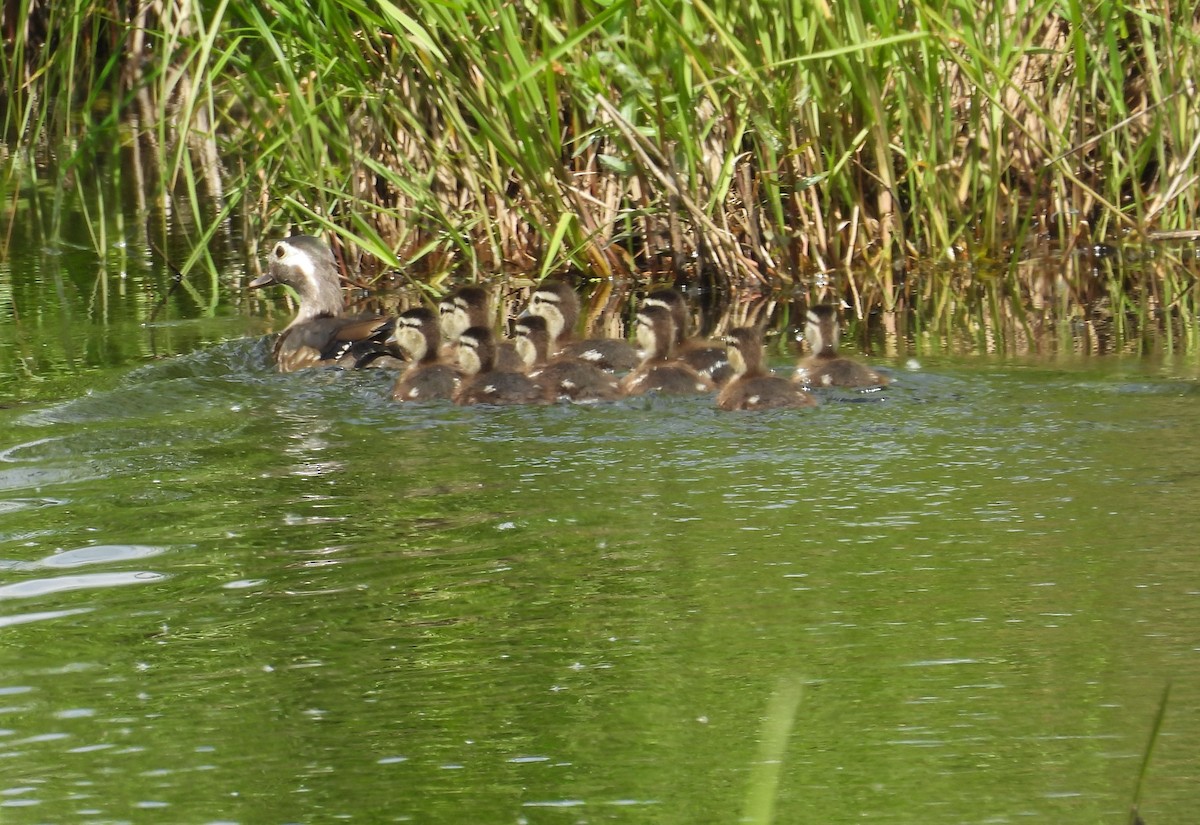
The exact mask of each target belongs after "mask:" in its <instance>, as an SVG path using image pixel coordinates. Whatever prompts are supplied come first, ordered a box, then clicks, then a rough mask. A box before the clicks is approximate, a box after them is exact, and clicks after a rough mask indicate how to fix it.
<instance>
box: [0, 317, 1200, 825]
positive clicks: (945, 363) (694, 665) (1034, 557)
mask: <svg viewBox="0 0 1200 825" xmlns="http://www.w3.org/2000/svg"><path fill="white" fill-rule="evenodd" d="M204 323H211V322H204ZM266 360H267V346H266V344H265V342H264V341H262V340H260V339H258V338H256V337H237V336H236V335H231V337H230V340H226V341H224V342H223V343H222V342H218V343H213V344H206V345H205V346H203V347H201V348H199V349H195V350H193V351H190V352H188V353H187V354H183V355H179V356H176V357H171V358H165V359H162V360H155V361H151V362H149V363H146V364H145V365H143V366H140V367H135V368H129V367H128V366H126V367H124V368H115V369H113V370H112V371H111V372H108V373H105V374H104V375H103V376H102V380H101V379H97V380H96V381H94V382H92V383H91V389H90V390H88V391H86V392H81V393H75V394H70V393H63V394H62V396H61V398H60V400H55V401H39V402H36V403H23V404H19V405H16V406H14V407H12V408H10V409H4V410H0V634H3V635H2V637H0V638H2V639H3V643H4V645H3V648H0V663H2V665H3V668H2V670H0V674H2V677H0V809H2V810H0V820H2V821H4V822H10V821H11V822H25V821H28V822H113V821H129V822H165V821H172V822H210V821H223V822H244V823H259V822H315V821H327V820H331V819H335V818H345V819H350V820H357V821H364V822H385V821H414V822H435V823H461V822H528V823H542V822H546V823H560V822H561V823H577V822H630V823H634V822H637V823H647V822H650V823H657V822H661V823H709V822H711V823H728V822H736V821H738V819H739V817H740V816H741V814H742V811H743V808H744V805H745V801H746V799H747V795H748V794H749V792H750V783H751V781H752V778H753V777H754V775H755V767H756V761H757V760H758V759H759V758H760V757H759V749H758V742H759V739H760V733H761V730H762V720H763V715H764V713H765V709H766V707H767V704H768V702H769V700H770V698H771V696H772V694H773V693H774V692H775V691H776V690H778V689H779V687H780V685H781V684H784V685H787V684H791V683H793V682H795V681H799V683H800V684H801V685H802V692H801V700H800V705H799V707H798V710H797V713H796V718H795V726H794V728H793V729H792V731H791V733H790V735H789V736H788V738H787V749H786V752H785V754H784V756H783V761H782V764H781V765H780V774H779V787H778V794H777V800H776V803H777V812H778V821H780V822H815V821H820V822H825V823H850V822H856V823H857V822H877V823H911V822H922V823H947V825H949V823H1006V822H1028V821H1041V822H1060V823H1096V822H1123V821H1125V819H1123V817H1125V816H1127V814H1126V813H1125V812H1126V811H1127V808H1128V804H1129V801H1130V799H1131V796H1132V793H1133V787H1134V783H1135V781H1136V778H1137V774H1138V769H1139V763H1140V759H1141V755H1142V752H1143V750H1144V747H1145V745H1146V742H1147V739H1148V737H1149V734H1150V730H1151V727H1152V724H1153V718H1154V714H1155V712H1156V710H1157V707H1158V702H1159V698H1160V695H1161V692H1162V690H1163V688H1164V686H1165V685H1166V684H1167V682H1168V681H1171V682H1172V683H1173V692H1172V695H1171V701H1170V705H1169V707H1168V711H1167V716H1166V721H1165V724H1164V727H1163V731H1162V734H1161V737H1160V740H1159V742H1158V746H1157V750H1156V751H1155V754H1154V758H1153V761H1152V762H1151V765H1150V769H1149V773H1148V775H1147V779H1146V788H1145V791H1144V803H1143V811H1144V815H1145V817H1146V820H1147V822H1148V823H1150V825H1157V823H1167V822H1183V821H1188V820H1189V819H1190V818H1191V816H1192V812H1193V811H1194V810H1195V809H1196V807H1197V803H1200V792H1198V791H1197V787H1198V786H1197V783H1196V782H1195V775H1196V761H1195V753H1196V752H1197V750H1198V749H1200V719H1198V718H1197V713H1196V708H1197V707H1200V702H1198V701H1197V700H1198V698H1200V697H1198V696H1197V688H1196V685H1197V684H1198V679H1197V677H1198V676H1200V647H1198V645H1197V641H1196V634H1195V628H1196V627H1197V626H1200V561H1197V556H1196V553H1195V540H1194V537H1195V535H1197V533H1198V532H1200V509H1198V508H1197V507H1196V501H1197V498H1198V497H1200V470H1198V469H1197V468H1198V467H1200V446H1197V445H1200V417H1198V416H1197V415H1196V407H1197V402H1198V401H1200V389H1198V386H1197V384H1196V381H1195V375H1194V372H1193V371H1192V369H1191V368H1190V367H1188V366H1186V365H1183V366H1180V365H1179V364H1171V363H1166V364H1164V363H1162V362H1155V361H1129V360H1117V359H1092V360H1087V361H1080V362H1077V363H1058V364H1053V363H1041V364H1038V363H1029V362H1026V363H1014V362H1004V361H996V360H984V359H979V358H944V359H937V360H932V359H926V361H925V362H924V363H922V364H921V365H920V366H921V369H910V368H909V366H907V365H906V364H905V362H903V361H896V362H893V363H889V364H887V366H889V367H891V369H892V372H893V375H895V377H896V378H897V382H896V384H895V385H894V386H892V387H891V388H889V389H887V390H886V391H885V392H882V393H876V394H869V395H859V394H852V393H841V394H837V393H835V394H829V395H826V396H824V397H823V401H824V403H823V404H822V406H821V407H820V408H818V409H815V410H804V411H780V412H772V413H766V414H728V413H720V412H718V411H717V410H715V409H714V408H713V406H712V402H711V399H688V400H667V399H650V400H644V399H643V400H638V401H628V402H621V403H617V404H613V405H605V406H555V407H549V408H532V409H456V408H453V407H450V406H444V405H430V406H424V407H401V406H398V405H394V404H392V403H390V402H389V401H388V400H387V396H388V392H389V378H388V377H387V376H385V375H379V374H340V373H332V372H310V373H305V374H297V375H289V376H280V375H276V374H274V373H273V372H271V370H270V369H269V368H268V367H267V364H266Z"/></svg>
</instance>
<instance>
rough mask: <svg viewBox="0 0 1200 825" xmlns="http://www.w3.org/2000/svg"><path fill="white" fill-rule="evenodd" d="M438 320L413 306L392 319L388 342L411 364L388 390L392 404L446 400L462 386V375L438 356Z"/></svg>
mask: <svg viewBox="0 0 1200 825" xmlns="http://www.w3.org/2000/svg"><path fill="white" fill-rule="evenodd" d="M441 337H442V336H441V332H440V330H439V329H438V319H437V316H435V315H434V314H433V312H432V311H431V310H429V309H426V308H425V307H414V308H412V309H408V310H405V311H404V312H402V313H400V316H399V317H398V318H396V330H395V332H393V333H392V338H391V340H392V341H393V342H394V343H395V344H396V345H397V346H399V347H400V349H401V350H403V351H404V354H405V355H406V356H408V360H409V361H410V362H411V363H410V365H409V367H408V369H407V370H405V371H404V372H403V373H401V375H400V377H399V378H398V379H396V384H395V386H394V387H393V388H392V400H393V401H438V400H441V401H449V400H450V399H451V398H453V397H454V393H455V392H456V391H457V390H458V387H459V385H460V384H461V383H462V373H461V372H460V371H459V369H458V368H457V367H455V366H453V365H451V364H446V363H443V362H442V361H441V360H440V359H439V357H438V351H439V347H440V345H441Z"/></svg>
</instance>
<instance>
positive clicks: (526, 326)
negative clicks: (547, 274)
mask: <svg viewBox="0 0 1200 825" xmlns="http://www.w3.org/2000/svg"><path fill="white" fill-rule="evenodd" d="M513 334H514V335H515V343H516V348H517V352H518V353H519V354H520V355H521V358H522V360H523V361H524V363H525V369H526V373H527V374H528V375H529V377H530V378H532V379H533V380H534V381H536V382H537V383H538V384H540V385H541V386H542V387H543V388H544V389H545V391H546V393H547V397H548V398H549V399H550V400H552V401H554V400H557V399H559V398H567V399H570V400H571V401H613V400H615V399H617V398H620V397H621V387H620V385H619V383H618V382H617V378H616V376H614V375H613V374H612V373H611V372H607V371H606V370H602V369H600V367H597V366H596V365H595V364H592V363H589V362H587V361H581V360H579V359H578V358H567V357H564V356H561V355H560V356H557V357H555V358H550V357H549V352H550V330H549V325H548V324H547V323H546V319H545V318H543V317H541V316H540V315H526V316H524V317H522V318H518V319H517V322H516V325H515V326H514V327H513Z"/></svg>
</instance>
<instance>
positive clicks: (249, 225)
mask: <svg viewBox="0 0 1200 825" xmlns="http://www.w3.org/2000/svg"><path fill="white" fill-rule="evenodd" d="M4 30H5V51H4V60H3V62H2V64H0V88H3V89H5V90H7V91H6V92H5V93H4V94H3V96H2V97H0V102H2V104H3V105H2V109H3V117H2V119H0V122H2V124H3V135H4V139H5V141H6V143H5V145H6V146H7V147H9V149H8V151H9V152H10V153H11V154H12V155H13V156H23V157H28V158H32V159H33V160H32V161H30V162H28V163H26V165H25V166H24V167H23V168H26V169H28V168H30V167H37V166H38V160H39V159H41V163H42V171H43V173H44V174H48V175H49V176H50V178H51V179H52V180H53V181H56V182H64V181H68V180H69V179H70V178H71V176H72V175H74V174H76V173H77V172H78V171H79V169H80V168H81V166H82V163H81V161H82V159H85V158H90V157H91V156H92V155H93V154H94V153H95V152H96V151H97V150H103V151H109V152H112V151H117V150H114V149H113V146H114V145H115V144H114V141H113V135H114V134H118V135H120V136H121V139H120V144H121V145H122V146H123V147H124V148H123V149H121V150H119V151H120V152H121V153H122V154H123V155H127V156H136V160H135V162H134V165H135V166H137V167H138V168H139V169H140V170H141V171H139V172H138V173H137V174H139V175H143V176H144V177H145V179H144V180H141V181H139V183H140V184H141V187H142V189H143V194H142V195H140V196H139V197H142V198H144V200H145V202H146V204H147V205H148V207H149V209H148V212H149V213H150V214H151V215H155V216H156V217H158V218H160V219H161V221H160V222H162V223H170V222H171V220H172V219H178V216H180V215H185V216H187V220H186V222H187V223H188V224H189V225H190V226H189V229H188V231H189V232H190V234H191V245H190V248H191V250H192V252H191V255H190V256H189V257H188V258H187V259H186V260H184V261H182V262H181V264H180V267H181V269H182V270H183V271H184V272H185V273H186V272H190V271H191V269H192V268H194V267H195V266H197V265H198V264H199V265H201V266H205V267H207V268H209V269H210V270H211V269H212V265H211V262H208V261H206V255H207V252H206V250H207V249H208V247H209V245H210V244H211V243H212V242H213V240H214V238H215V237H216V236H217V235H218V234H220V233H232V234H233V235H234V236H236V237H241V238H244V239H247V240H246V245H247V252H248V253H249V255H250V256H251V257H253V255H254V254H255V252H256V250H255V249H254V243H255V241H254V240H253V239H257V238H259V237H263V236H268V235H271V234H273V233H278V231H279V228H280V227H281V226H284V225H287V224H302V225H304V226H305V227H306V228H307V229H309V230H315V229H325V230H328V231H330V232H331V233H333V234H334V235H335V236H336V237H337V238H338V239H339V240H340V242H341V243H342V244H343V245H344V246H345V247H346V250H347V258H348V260H350V261H351V262H352V264H354V265H355V268H356V269H357V270H360V274H361V276H362V277H364V278H367V279H370V278H371V277H373V276H374V275H376V274H377V273H379V272H381V271H383V270H384V269H386V268H389V267H393V266H401V267H402V268H403V270H404V271H405V272H406V273H410V274H411V275H413V276H414V277H415V278H416V279H418V280H420V281H421V282H422V283H425V284H429V285H431V287H432V288H434V289H436V288H437V285H438V284H439V283H440V282H441V280H442V279H443V278H445V277H448V276H454V277H481V276H485V275H493V274H497V273H501V274H505V273H507V274H511V273H518V272H519V273H529V274H534V275H542V274H545V273H548V272H551V271H557V270H562V269H565V268H577V269H579V270H581V271H583V272H585V273H587V274H588V275H590V276H593V277H598V278H604V277H610V276H616V277H622V278H636V279H643V280H648V279H664V278H674V279H690V280H699V281H703V282H705V283H709V284H711V285H715V286H719V287H730V286H733V287H738V286H751V287H755V288H779V287H788V288H801V289H803V290H805V291H806V292H807V293H809V294H811V295H813V297H820V296H821V295H823V294H825V293H829V292H833V293H835V294H837V295H838V296H841V297H846V298H848V299H850V300H851V303H852V304H853V305H854V307H855V310H856V312H858V313H863V312H866V311H868V310H870V309H872V308H882V309H884V310H892V309H897V308H905V307H911V306H913V305H920V306H921V307H923V308H930V307H933V308H937V307H940V306H944V305H945V303H946V298H947V295H948V293H947V290H949V289H952V288H956V287H954V285H955V284H961V283H962V282H963V280H964V276H963V273H964V272H966V273H967V276H966V280H969V281H971V282H972V283H976V284H978V283H980V281H979V279H980V278H999V279H1001V282H1002V285H1003V290H1002V291H1005V292H1009V293H1014V292H1015V293H1018V294H1019V293H1022V292H1024V293H1028V292H1031V291H1032V290H1033V289H1035V288H1036V284H1035V281H1034V280H1030V279H1027V278H1023V277H1022V276H1021V275H1020V271H1021V266H1022V264H1023V263H1024V262H1027V261H1029V260H1039V261H1042V262H1043V266H1042V267H1041V272H1043V273H1044V271H1045V266H1044V262H1045V260H1046V258H1047V256H1051V259H1052V260H1057V261H1060V262H1061V264H1058V265H1057V266H1061V267H1062V268H1063V270H1064V275H1063V277H1064V278H1065V279H1066V281H1067V282H1068V283H1069V282H1071V281H1079V282H1090V281H1091V279H1092V278H1093V276H1094V274H1095V273H1096V271H1097V261H1098V258H1097V255H1098V254H1105V253H1106V251H1111V250H1115V249H1119V248H1120V247H1122V246H1123V245H1125V244H1127V243H1130V242H1136V243H1137V244H1138V248H1139V249H1151V248H1153V249H1155V250H1156V254H1157V255H1158V256H1159V258H1160V261H1162V262H1163V266H1162V267H1160V269H1162V270H1164V271H1165V273H1166V274H1163V275H1155V276H1154V277H1155V278H1156V279H1157V282H1156V283H1157V292H1158V296H1157V298H1156V300H1155V301H1153V302H1151V303H1148V304H1143V305H1141V310H1140V311H1142V312H1143V313H1144V314H1165V315H1166V316H1168V318H1190V319H1192V321H1193V322H1194V318H1195V312H1194V309H1195V296H1194V277H1193V276H1192V275H1191V274H1190V273H1191V270H1190V269H1189V268H1188V267H1190V266H1191V262H1190V261H1189V260H1188V257H1187V255H1186V254H1185V253H1186V248H1184V251H1183V252H1181V251H1179V244H1180V243H1181V242H1186V241H1189V240H1190V239H1191V238H1192V237H1193V234H1194V221H1195V216H1196V214H1197V207H1198V206H1200V204H1198V203H1197V194H1196V192H1197V189H1196V187H1195V186H1193V185H1191V184H1192V183H1194V181H1195V180H1196V178H1197V175H1198V171H1200V162H1198V161H1197V157H1196V155H1197V150H1198V149H1200V138H1197V137H1196V136H1197V135H1200V116H1198V114H1197V111H1196V110H1195V107H1194V106H1193V105H1192V99H1193V95H1191V94H1190V92H1189V90H1190V89H1191V88H1192V86H1191V84H1192V81H1191V76H1192V74H1193V73H1194V67H1195V65H1196V58H1197V55H1198V54H1200V43H1198V38H1197V35H1196V32H1195V30H1194V27H1193V26H1192V20H1191V14H1190V12H1189V10H1188V9H1187V8H1185V7H1182V6H1179V7H1176V6H1165V7H1164V6H1161V5H1157V4H1151V3H1147V2H1145V0H1139V2H1135V3H1132V4H1125V3H1117V2H1114V1H1113V0H1102V2H1100V3H1099V4H1096V5H1093V6H1088V7H1086V8H1085V7H1084V5H1083V4H1080V3H1078V2H1062V1H1061V0H1008V1H1007V2H1005V3H1000V4H994V5H993V6H990V7H988V8H987V9H984V10H981V9H980V8H979V7H978V6H977V5H976V4H967V3H964V2H962V1H961V0H919V1H918V2H916V3H907V2H906V3H901V2H899V0H876V1H875V2H872V3H870V4H826V3H812V4H799V5H793V6H789V7H787V8H786V9H781V8H780V7H779V6H778V5H777V4H773V3H765V2H763V0H751V2H737V3H733V2H727V0H692V2H687V3H684V2H672V1H671V0H652V2H636V3H635V2H631V0H613V2H598V1H596V0H592V2H585V3H582V4H577V3H557V2H552V3H538V4H532V5H529V4H510V3H500V2H494V0H467V2H464V3H459V4H452V5H447V4H444V3H436V2H431V0H407V2H403V3H397V2H366V0H313V1H312V2H309V3H294V2H284V0H273V2H267V3H263V4H242V3H235V2H229V0H220V1H219V2H202V0H179V2H174V3H169V4H138V5H136V6H125V5H124V4H108V3H101V2H98V1H97V0H71V2H68V3H62V4H58V3H55V4H49V3H43V2H40V1H39V0H14V1H13V2H11V3H7V4H6V8H5V22H4ZM61 147H67V148H68V151H66V152H63V151H61ZM124 160H125V159H124V158H123V159H122V162H124ZM14 174H15V172H14V171H13V164H12V163H9V164H8V165H7V171H6V172H5V173H4V175H5V177H6V178H7V179H8V183H9V185H8V186H7V187H6V188H7V189H9V190H11V189H13V187H12V185H11V183H12V182H11V178H12V176H13V175H14ZM1164 238H1169V239H1170V240H1171V241H1172V243H1174V244H1175V245H1176V249H1165V248H1161V247H1157V246H1152V245H1153V244H1155V243H1157V242H1160V241H1161V240H1162V239H1164ZM930 261H934V262H941V264H942V266H938V267H936V268H932V267H928V266H925V265H924V264H925V263H926V262H930ZM1006 273H1007V274H1006ZM1181 273H1184V274H1181ZM1168 279H1169V280H1170V281H1171V283H1167V280H1168ZM984 291H985V292H986V291H987V290H986V289H985V290H984ZM1118 291H1120V290H1118ZM963 294H964V293H962V292H961V291H960V292H959V293H958V295H959V297H960V298H961V297H963ZM1083 306H1086V304H1083ZM1108 309H1109V311H1116V310H1117V308H1114V307H1112V306H1109V307H1108ZM935 317H936V313H935Z"/></svg>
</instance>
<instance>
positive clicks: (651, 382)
mask: <svg viewBox="0 0 1200 825" xmlns="http://www.w3.org/2000/svg"><path fill="white" fill-rule="evenodd" d="M635 323H636V331H637V340H638V344H640V345H641V347H642V350H643V358H642V363H641V364H639V365H638V367H637V368H636V369H634V370H633V371H632V372H630V373H629V374H628V375H626V376H625V377H624V378H622V379H621V391H622V392H623V393H624V394H625V395H628V396H634V395H645V394H646V393H649V392H658V393H663V394H666V395H695V394H703V393H707V392H712V391H713V390H715V389H716V385H715V384H713V382H712V379H710V378H708V377H707V376H704V375H701V374H700V373H699V372H697V371H696V369H695V368H694V367H692V366H690V365H688V364H685V363H684V362H682V361H675V360H672V358H671V350H672V348H673V346H674V342H675V322H674V321H673V320H672V319H671V311H670V310H669V309H667V308H666V307H662V306H644V307H642V308H641V309H639V310H638V314H637V319H636V322H635Z"/></svg>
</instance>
